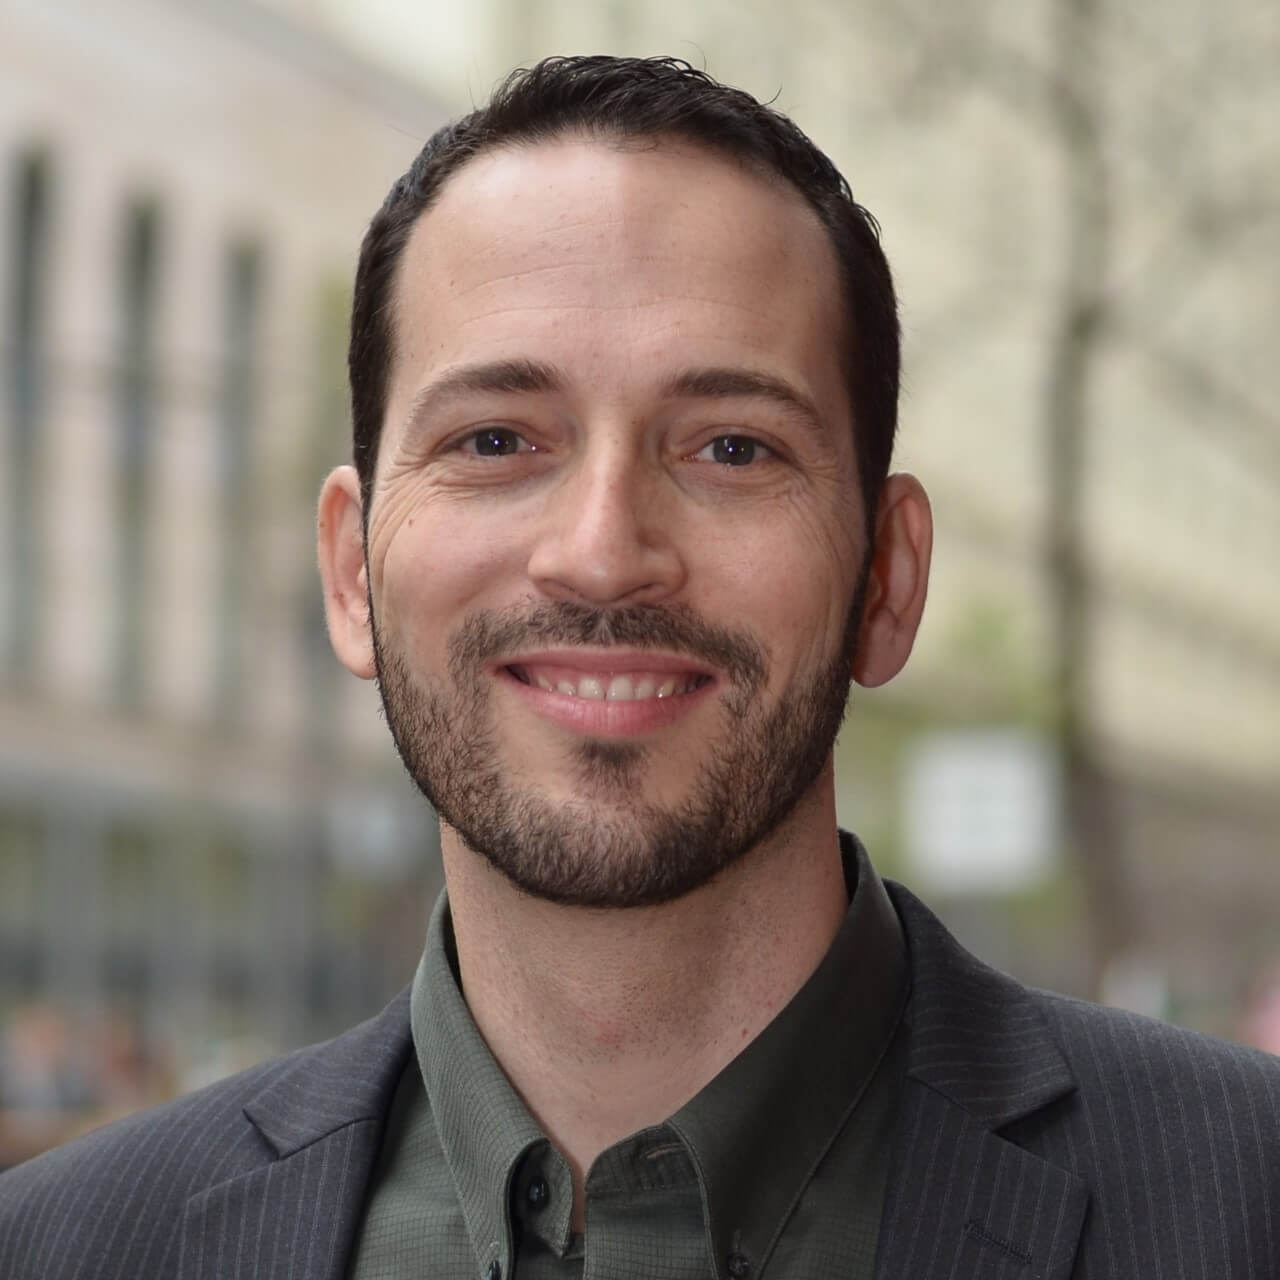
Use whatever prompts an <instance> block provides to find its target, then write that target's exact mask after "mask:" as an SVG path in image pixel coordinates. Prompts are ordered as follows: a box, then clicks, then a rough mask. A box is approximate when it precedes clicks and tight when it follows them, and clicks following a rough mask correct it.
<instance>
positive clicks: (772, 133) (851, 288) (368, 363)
mask: <svg viewBox="0 0 1280 1280" xmlns="http://www.w3.org/2000/svg"><path fill="white" fill-rule="evenodd" d="M575 133H578V134H584V135H586V136H589V137H599V138H606V139H608V138H613V139H621V140H627V139H652V140H660V139H664V138H669V139H677V140H680V141H684V142H691V143H694V144H696V145H699V146H702V147H705V148H707V149H708V150H709V151H714V152H719V153H720V154H722V155H727V156H730V157H733V158H734V159H736V160H738V161H740V162H745V163H747V164H749V165H752V166H753V167H755V168H757V169H759V170H761V171H763V172H764V173H766V174H771V175H778V176H780V177H782V178H785V179H786V180H787V181H788V182H790V183H791V184H792V186H794V187H795V188H797V189H798V190H799V191H800V193H801V194H802V195H803V196H804V198H805V199H806V200H807V201H808V203H809V205H810V206H811V207H812V209H813V210H814V212H815V213H817V215H818V218H819V219H820V220H821V222H822V225H823V226H824V227H825V228H826V230H827V234H828V235H829V236H830V237H831V243H832V245H833V246H834V248H835V251H836V257H837V259H838V260H839V264H840V273H841V280H842V286H843V291H844V297H845V306H846V311H847V315H848V320H849V326H848V336H847V338H846V348H847V349H846V350H845V352H844V358H843V360H842V364H843V366H844V369H845V377H846V381H847V384H848V388H849V401H850V407H851V411H852V415H853V419H854V425H855V430H854V447H855V451H856V456H857V459H858V475H859V478H860V484H861V489H862V498H863V503H864V505H865V507H866V519H867V522H868V527H869V528H870V527H871V521H872V520H873V519H874V516H875V504H876V501H877V499H878V497H879V493H880V488H881V485H882V484H883V483H884V478H885V475H886V474H887V472H888V470H889V459H890V456H891V454H892V452H893V438H894V433H895V430H896V426H897V419H898V379H899V367H900V363H901V355H900V351H901V337H900V331H899V327H898V306H897V299H896V297H895V294H894V288H893V278H892V275H891V274H890V271H889V264H888V262H887V261H886V259H885V256H884V251H883V250H882V249H881V247H880V228H879V226H878V225H877V223H876V220H875V219H874V218H873V217H872V216H871V214H870V213H868V212H867V210H866V209H864V208H863V207H862V206H861V205H860V204H858V203H857V202H856V201H855V200H854V198H853V195H852V193H851V192H850V190H849V184H848V183H847V182H846V181H845V179H844V176H843V175H842V174H841V173H840V171H839V170H838V169H837V168H836V167H835V165H834V164H832V162H831V161H830V160H829V159H828V158H827V156H825V155H824V154H823V153H822V152H821V151H820V150H819V149H818V148H817V147H816V146H814V144H813V143H812V142H810V140H809V139H808V138H807V137H806V136H805V134H804V133H803V132H802V131H801V130H800V129H799V128H798V127H797V126H796V125H795V124H793V123H792V122H791V121H790V120H788V119H787V117H786V116H784V115H782V114H781V113H780V112H778V111H775V110H773V108H771V107H769V106H766V105H764V104H762V103H760V102H757V101H756V99H755V98H753V97H752V96H751V95H750V94H749V93H745V92H743V91H742V90H741V89H730V88H727V87H726V86H725V85H722V84H719V83H718V82H717V81H715V80H713V79H712V78H711V77H710V76H709V75H707V73H706V72H704V71H699V70H698V69H697V68H695V67H692V66H690V65H689V64H688V63H687V62H684V61H682V60H681V59H678V58H614V57H607V56H592V57H571V58H562V57H557V58H546V59H544V60H543V61H541V62H539V63H538V64H537V65H536V66H533V67H530V68H523V69H521V70H519V71H513V72H512V73H511V74H510V75H509V76H508V77H507V78H506V79H505V80H504V81H503V82H502V83H501V84H500V85H499V86H498V88H497V90H496V91H495V92H494V94H493V97H492V98H491V99H490V101H489V103H488V104H487V105H486V106H483V107H479V108H477V109H476V110H474V111H472V112H471V113H470V114H469V115H466V116H463V117H462V118H461V119H460V120H456V121H454V122H452V123H451V124H447V125H445V126H444V127H443V128H441V129H439V130H437V131H436V133H434V134H433V135H432V136H431V137H430V138H429V139H428V141H427V143H426V145H425V146H424V147H423V148H422V150H421V151H420V152H419V153H418V156H417V158H416V159H415V160H414V162H413V164H412V165H410V167H409V170H408V172H407V173H405V174H404V175H403V177H401V178H400V179H399V180H398V181H397V182H396V183H395V185H394V186H393V187H392V188H391V191H390V192H389V193H388V195H387V198H386V200H384V201H383V204H382V208H381V209H379V210H378V212H377V213H376V214H375V215H374V218H373V221H372V222H371V223H370V225H369V230H368V232H367V233H366V234H365V237H364V243H363V244H362V245H361V248H360V262H359V265H358V267H357V268H356V281H355V298H354V302H353V305H352V312H351V346H350V351H349V353H348V368H349V373H350V377H351V413H352V431H353V443H354V455H355V465H356V470H357V472H358V474H359V477H360V488H361V493H362V495H363V498H364V508H365V512H366V519H367V513H368V509H369V499H370V496H371V493H372V488H373V474H374V468H375V466H376V464H377V459H378V440H379V436H380V433H381V428H382V419H383V416H384V415H385V413H386V402H387V382H388V379H389V377H390V373H391V366H392V360H393V357H394V347H395V315H394V309H393V308H394V284H395V273H396V266H397V264H398V262H399V261H400V257H401V254H402V253H403V251H404V247H405V244H406V242H407V241H408V239H409V235H410V233H411V232H412V230H413V227H414V225H415V224H416V222H417V220H418V218H419V217H421V215H422V214H423V213H424V212H425V211H426V210H427V209H428V208H429V207H430V206H431V204H432V203H433V202H434V200H435V198H436V197H437V195H438V194H439V192H440V190H441V188H442V186H443V185H444V183H445V181H446V179H448V177H449V176H450V175H451V174H453V173H455V172H456V171H457V170H458V169H459V168H460V167H461V166H463V165H464V164H466V162H467V161H468V160H470V159H471V158H472V157H473V156H476V155H479V154H481V153H482V152H485V151H490V150H493V149H495V148H498V147H502V146H510V145H518V144H521V143H536V142H544V141H549V140H552V139H555V138H559V137H562V136H564V135H566V134H575Z"/></svg>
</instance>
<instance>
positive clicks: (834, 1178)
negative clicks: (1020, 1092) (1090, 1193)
mask: <svg viewBox="0 0 1280 1280" xmlns="http://www.w3.org/2000/svg"><path fill="white" fill-rule="evenodd" d="M843 852H844V857H845V876H846V882H847V883H848V885H849V890H850V898H851V901H850V906H849V911H848V914H847V916H846V918H845V920H844V923H843V925H842V926H841V928H840V930H839V933H838V934H837V936H836V939H835V941H834V942H833V943H832V945H831V948H830V950H829V951H828V952H827V954H826V956H825V957H824V959H823V960H822V962H821V964H820V965H819V966H818V968H817V969H816V970H815V972H814V973H813V975H812V976H811V977H810V978H809V980H808V981H807V982H806V983H805V985H804V986H803V987H802V988H801V990H800V991H799V992H798V993H797V994H796V995H795V997H794V998H793V999H792V1000H791V1001H790V1003H789V1004H788V1005H787V1006H786V1007H785V1008H784V1009H783V1010H782V1011H781V1012H780V1013H779V1014H778V1016H777V1017H776V1018H775V1019H774V1020H773V1021H772V1022H771V1023H770V1024H769V1025H768V1026H767V1027H766V1028H765V1029H764V1031H762V1032H761V1033H760V1035H759V1036H757V1037H756V1039H755V1040H753V1041H752V1042H751V1043H750V1044H749V1045H747V1046H746V1048H745V1049H744V1050H743V1051H742V1052H741V1053H740V1054H739V1055H738V1056H737V1057H736V1058H735V1059H734V1060H733V1061H732V1062H730V1063H729V1064H728V1066H726V1067H725V1068H724V1070H722V1071H721V1072H720V1074H719V1075H718V1076H716V1077H715V1079H714V1080H712V1081H711V1082H710V1083H709V1084H708V1085H707V1086H706V1087H705V1088H704V1089H702V1090H701V1092H699V1093H698V1094H697V1095H696V1096H695V1097H694V1098H692V1099H691V1100H690V1101H689V1102H688V1103H686V1104H685V1106H683V1107H681V1108H680V1110H679V1111H677V1112H676V1113H675V1114H674V1115H672V1116H671V1117H670V1118H669V1119H668V1120H667V1121H666V1122H665V1123H663V1124H660V1125H656V1126H655V1127H653V1128H651V1129H645V1130H642V1131H641V1132H639V1133H636V1134H633V1135H632V1136H630V1137H629V1138H626V1139H624V1140H623V1141H621V1142H619V1143H616V1144H615V1145H614V1146H612V1147H610V1148H608V1150H606V1151H604V1152H602V1153H601V1154H600V1155H599V1157H597V1159H596V1160H595V1162H594V1163H593V1164H592V1166H591V1168H590V1170H589V1171H588V1173H587V1178H586V1230H585V1232H584V1233H582V1234H581V1235H579V1234H575V1233H574V1231H573V1230H572V1226H571V1212H572V1198H573V1192H572V1182H571V1177H570V1172H569V1167H568V1165H567V1163H566V1162H565V1160H564V1157H563V1156H562V1155H561V1154H560V1153H559V1152H558V1151H557V1150H556V1149H555V1148H554V1147H553V1146H552V1145H551V1143H550V1142H549V1141H548V1140H547V1138H546V1136H545V1135H544V1134H543V1133H542V1131H541V1130H540V1129H539V1127H538V1125H537V1122H536V1121H535V1120H534V1119H533V1117H532V1116H531V1115H530V1114H529V1112H528V1109H527V1108H526V1107H525V1105H524V1103H523V1102H522V1101H521V1099H520V1097H519V1095H518V1094H517V1093H516V1091H515V1090H514V1089H513V1088H512V1086H511V1084H510V1082H509V1081H508V1080H507V1078H506V1076H505V1075H504V1074H503V1073H502V1070H501V1068H500V1067H499V1066H498V1064H497V1062H496V1061H495V1060H494V1058H493V1056H492V1054H491V1053H490V1052H489V1049H488V1047H487V1045H486V1044H485V1042H484V1040H483V1039H482V1038H481V1036H480V1033H479V1031H478V1030H477V1028H476V1026H475V1023H474V1022H473V1021H472V1019H471V1015H470V1013H469V1012H468V1010H467V1005H466V1001H465V1000H464V999H463V996H462V991H461V988H460V985H459V981H458V976H457V960H456V953H455V951H454V946H453V931H452V926H451V923H450V919H449V908H448V903H447V901H446V900H445V898H444V897H443V896H442V897H441V900H440V902H439V904H438V905H437V907H436V910H435V912H434V914H433V916H432V919H431V924H430V926H429V929H428V933H427V944H426V950H425V951H424V953H423V957H422V962H421V964H420V966H419V968H418V972H417V975H416V977H415V978H414V982H413V990H412V996H411V1002H410V1009H411V1013H410V1017H411V1023H412V1030H413V1040H414V1045H415V1048H416V1051H417V1052H416V1057H415V1058H414V1059H413V1060H411V1061H410V1063H409V1067H408V1069H407V1070H406V1071H405V1073H404V1077H403V1079H402V1081H401V1084H400V1087H399V1089H398V1092H397V1095H396V1099H395V1103H394V1105H393V1107H392V1111H391V1114H390V1117H389V1119H388V1124H387V1131H386V1134H385V1136H384V1138H383V1146H382V1151H381V1153H380V1156H379V1162H378V1168H377V1170H376V1172H375V1175H374V1180H373V1183H372V1186H371V1191H370V1199H369V1202H368V1205H367V1208H366V1211H365V1217H364V1221H363V1223H362V1226H361V1228H360V1231H359V1234H358V1239H357V1242H356V1248H355V1251H354V1253H353V1257H352V1263H351V1270H350V1273H349V1274H350V1276H351V1277H352V1280H408V1277H414V1280H422V1278H426V1280H436V1278H437V1277H439V1278H440V1280H463V1278H464V1277H465V1278H466V1280H553V1278H554V1280H562V1278H565V1277H572V1278H574V1280H578V1278H585V1280H619V1278H620V1277H626V1278H628V1280H630V1278H633V1277H634V1278H636V1280H639V1278H640V1277H653V1278H654V1280H694V1278H695V1277H696V1278H697V1280H708V1278H709V1277H725V1278H726V1280H743V1278H744V1277H757V1278H759V1277H762V1278H763V1280H787V1278H790V1277H804V1278H805V1280H811V1278H812V1277H814V1276H823V1275H838V1276H840V1277H842V1278H843V1277H867V1278H868V1280H869V1278H870V1277H871V1276H872V1273H873V1269H874V1265H875V1252H876V1243H877V1240H878V1237H879V1230H880V1214H881V1208H882V1205H883V1200H884V1183H885V1176H886V1172H887V1165H888V1160H887V1154H888V1150H889V1145H890V1142H891V1139H892V1134H893V1129H894V1121H895V1118H896V1113H897V1103H898V1097H899V1093H900V1088H901V1084H902V1080H903V1073H904V1066H905V1058H904V1053H903V1048H904V1046H903V1036H902V1034H901V1021H902V1010H903V1006H904V1004H905V1000H906V994H907V985H908V984H907V961H906V950H905V943H904V940H903V936H902V930H901V926H900V925H899V923H898V919H897V916H896V914H895V912H894V909H893V906H892V904H891V903H890V901H889V898H888V895H887V894H886V893H885V890H884V886H883V885H882V884H881V882H880V879H879V877H878V876H877V875H876V873H875V871H874V869H873V868H872V866H871V863H870V862H869V861H868V859H867V856H866V854H865V852H864V851H863V850H862V849H861V847H860V846H858V845H857V843H856V842H855V841H854V840H852V839H851V838H849V837H847V836H846V837H844V838H843ZM781 891H783V892H785V889H783V890H781Z"/></svg>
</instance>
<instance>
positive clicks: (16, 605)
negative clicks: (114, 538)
mask: <svg viewBox="0 0 1280 1280" xmlns="http://www.w3.org/2000/svg"><path fill="white" fill-rule="evenodd" d="M52 181H53V179H52V173H51V163H50V160H49V157H48V155H47V154H46V153H45V152H44V151H29V152H26V153H24V154H22V155H20V156H19V157H18V159H17V162H16V164H15V166H14V182H13V188H12V190H13V194H12V200H11V216H10V226H11V227H12V234H11V236H10V238H9V245H10V247H9V269H8V273H7V274H8V282H9V287H8V298H7V303H8V306H7V308H6V309H7V312H8V314H7V316H6V323H5V329H6V334H5V341H4V351H5V355H6V356H7V360H6V363H7V365H8V368H7V370H6V371H5V372H6V374H7V377H6V378H5V383H6V391H7V397H6V398H7V400H8V404H7V406H6V409H7V412H6V415H5V416H6V417H7V418H8V430H7V432H6V435H7V442H6V443H7V448H8V454H9V457H8V459H7V462H8V466H7V467H6V469H5V470H6V473H7V475H8V479H9V486H8V493H7V494H6V495H5V503H4V525H5V535H6V536H5V537H4V538H3V543H4V546H5V559H6V560H7V561H8V563H7V565H6V566H5V568H6V570H7V573H6V581H7V583H8V591H9V595H8V598H7V599H6V600H5V602H4V605H3V607H0V615H3V616H4V617H5V619H6V625H5V627H4V635H3V640H2V642H0V643H3V652H4V665H5V668H6V670H7V671H8V672H10V673H11V674H12V676H13V677H14V679H15V680H17V681H22V680H24V679H26V678H27V677H29V675H30V673H31V668H32V665H33V662H34V658H35V654H36V652H37V649H38V644H39V634H38V628H39V619H40V598H39V592H40V582H41V575H40V568H39V558H40V548H39V545H38V539H37V528H38V517H39V502H40V486H39V475H38V469H39V458H38V449H39V441H40V428H41V425H42V422H43V419H44V413H45V408H46V402H47V397H48V381H49V379H48V365H49V352H48V305H49V274H50V272H49V266H50V251H51V230H52V228H51V220H52V190H51V187H52Z"/></svg>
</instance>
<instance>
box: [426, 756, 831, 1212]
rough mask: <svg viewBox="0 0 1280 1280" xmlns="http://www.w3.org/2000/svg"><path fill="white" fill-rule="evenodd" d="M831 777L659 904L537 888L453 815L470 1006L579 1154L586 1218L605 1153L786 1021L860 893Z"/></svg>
mask: <svg viewBox="0 0 1280 1280" xmlns="http://www.w3.org/2000/svg"><path fill="white" fill-rule="evenodd" d="M823 782H824V783H825V787H819V788H815V792H821V793H820V794H811V796H810V797H807V798H806V800H805V801H802V802H801V805H800V806H798V808H797V811H796V813H794V814H793V815H792V817H791V819H789V820H788V822H787V823H785V824H784V826H783V827H782V828H780V829H779V830H778V831H776V832H775V833H773V834H772V835H771V836H770V838H769V839H768V840H767V841H766V842H765V843H763V844H761V845H759V846H757V847H756V848H755V849H753V850H752V851H751V852H750V853H749V854H748V855H747V856H746V857H745V858H743V859H742V860H741V862H739V863H738V864H737V865H736V866H734V867H732V868H730V869H728V870H727V871H725V872H724V873H722V874H721V875H720V876H718V877H717V878H716V879H715V881H713V882H712V883H711V884H709V885H705V886H703V887H702V888H701V889H698V890H696V891H695V892H693V893H690V894H688V895H686V896H685V897H683V898H681V899H679V900H677V901H675V902H671V903H666V904H663V905H661V906H656V907H643V908H632V909H627V910H613V909H596V908H580V907H564V906H559V905H556V904H553V903H548V902H545V901H542V900H540V899H536V898H532V897H530V896H528V895H527V894H525V893H523V892H521V891H520V890H518V889H516V888H515V886H514V885H512V884H511V882H510V881H509V880H507V879H506V877H505V876H503V875H501V874H500V873H499V872H497V871H495V870H494V869H493V868H492V867H491V866H490V865H489V864H488V863H487V862H486V861H485V860H484V859H483V858H481V857H480V856H478V855H477V854H475V853H473V852H472V851H470V850H469V849H467V848H466V847H465V846H464V845H463V843H462V841H461V840H460V839H459V838H458V836H457V835H456V833H455V832H453V831H452V830H451V829H449V828H448V827H444V828H443V830H442V833H441V837H442V838H441V847H442V853H443V858H444V867H445V877H446V881H447V883H448V886H449V904H450V910H451V914H452V917H453V926H454V933H455V936H456V939H457V948H458V965H459V970H460V973H461V977H462V986H463V992H464V994H465V996H466V1000H467V1004H468V1006H469V1008H470V1010H471V1015H472V1017H473V1018H474V1019H475V1022H476V1025H477V1027H478V1028H479V1030H480V1033H481V1035H483V1036H484V1038H485V1040H486V1042H487V1043H488V1045H489V1048H490V1050H491V1051H492V1053H493V1054H494V1057H495V1058H496V1059H497V1061H498V1063H499V1064H500V1065H501V1067H502V1068H503V1070H504V1071H505V1073H506V1075H507V1077H508V1078H509V1079H510V1081H511V1083H512V1084H513V1085H514V1087H515V1089H516V1091H517V1092H518V1093H519V1094H520V1096H521V1097H522V1098H523V1100H524V1102H525V1105H526V1106H527V1107H528V1108H529V1110H530V1112H531V1113H532V1114H533V1115H534V1117H535V1118H536V1119H537V1120H538V1122H539V1124H540V1125H541V1126H542V1128H543V1130H544V1131H545V1132H546V1134H547V1136H548V1137H549V1138H550V1139H551V1140H552V1141H553V1142H554V1143H555V1145H556V1146H557V1148H559V1150H560V1151H561V1152H562V1153H563V1154H564V1156H565V1158H566V1159H567V1160H568V1162H569V1164H570V1167H571V1168H572V1170H573V1174H574V1184H575V1197H574V1198H575V1216H576V1219H577V1220H578V1221H579V1222H580V1220H581V1212H582V1183H583V1179H584V1178H585V1174H586V1171H587V1169H589V1167H590V1165H591V1162H592V1161H593V1160H594V1159H595V1157H596V1156H597V1155H598V1154H599V1153H600V1152H601V1151H603V1150H604V1149H605V1148H606V1147H608V1146H611V1145H612V1144H613V1143H615V1142H617V1141H619V1140H620V1139H622V1138H624V1137H626V1136H627V1135H629V1134H631V1133H635V1132H636V1131H637V1130H639V1129H643V1128H646V1127H649V1126H651V1125H656V1124H660V1123H661V1122H662V1121H664V1120H665V1119H667V1117H668V1116H670V1115H671V1114H672V1113H673V1112H675V1111H677V1110H679V1108H680V1107H681V1106H683V1105H684V1104H685V1103H686V1102H687V1101H688V1100H689V1099H690V1098H692V1097H693V1096H694V1094H696V1093H697V1092H698V1091H699V1090H700V1089H701V1088H702V1087H703V1086H704V1085H705V1084H707V1082H708V1081H710V1080H711V1079H712V1078H713V1077H714V1076H715V1075H716V1074H718V1072H719V1071H720V1070H721V1069H722V1068H723V1067H724V1066H725V1065H726V1064H728V1063H729V1062H730V1061H731V1060H732V1059H733V1058H734V1057H736V1056H737V1055H738V1054H739V1053H740V1052H741V1051H742V1049H743V1048H744V1047H745V1046H746V1045H747V1044H748V1043H750V1041H751V1040H753V1039H754V1038H755V1036H756V1035H758V1034H759V1032H760V1031H762V1030H763V1029H764V1027H765V1026H767V1025H768V1023H769V1022H771V1021H772V1020H773V1018H774V1016H775V1015H776V1014H777V1013H778V1012H779V1011H780V1010H781V1009H782V1008H783V1006H784V1005H786V1003H787V1002H788V1001H789V1000H790V999H791V997H792V996H793V995H794V994H795V993H796V992H797V991H798V990H799V989H800V987H801V986H803V985H804V983H805V981H806V980H807V979H808V977H809V976H810V974H812V973H813V971H814V969H816V968H817V966H818V963H819V961H820V960H821V959H822V957H823V955H824V954H825V953H826V951H827V949H828V947H829V946H830V944H831V941H832V939H833V938H834V937H835V934H836V931H837V930H838V929H839V927H840V923H841V921H842V920H843V918H844V915H845V911H846V908H847V901H846V892H845V884H844V874H843V870H842V867H841V861H840V850H839V841H838V837H837V834H836V826H835V816H834V813H835V811H834V802H833V798H832V795H831V790H832V788H831V785H830V770H829V769H828V772H827V774H826V775H824V779H823ZM780 886H785V891H780Z"/></svg>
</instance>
